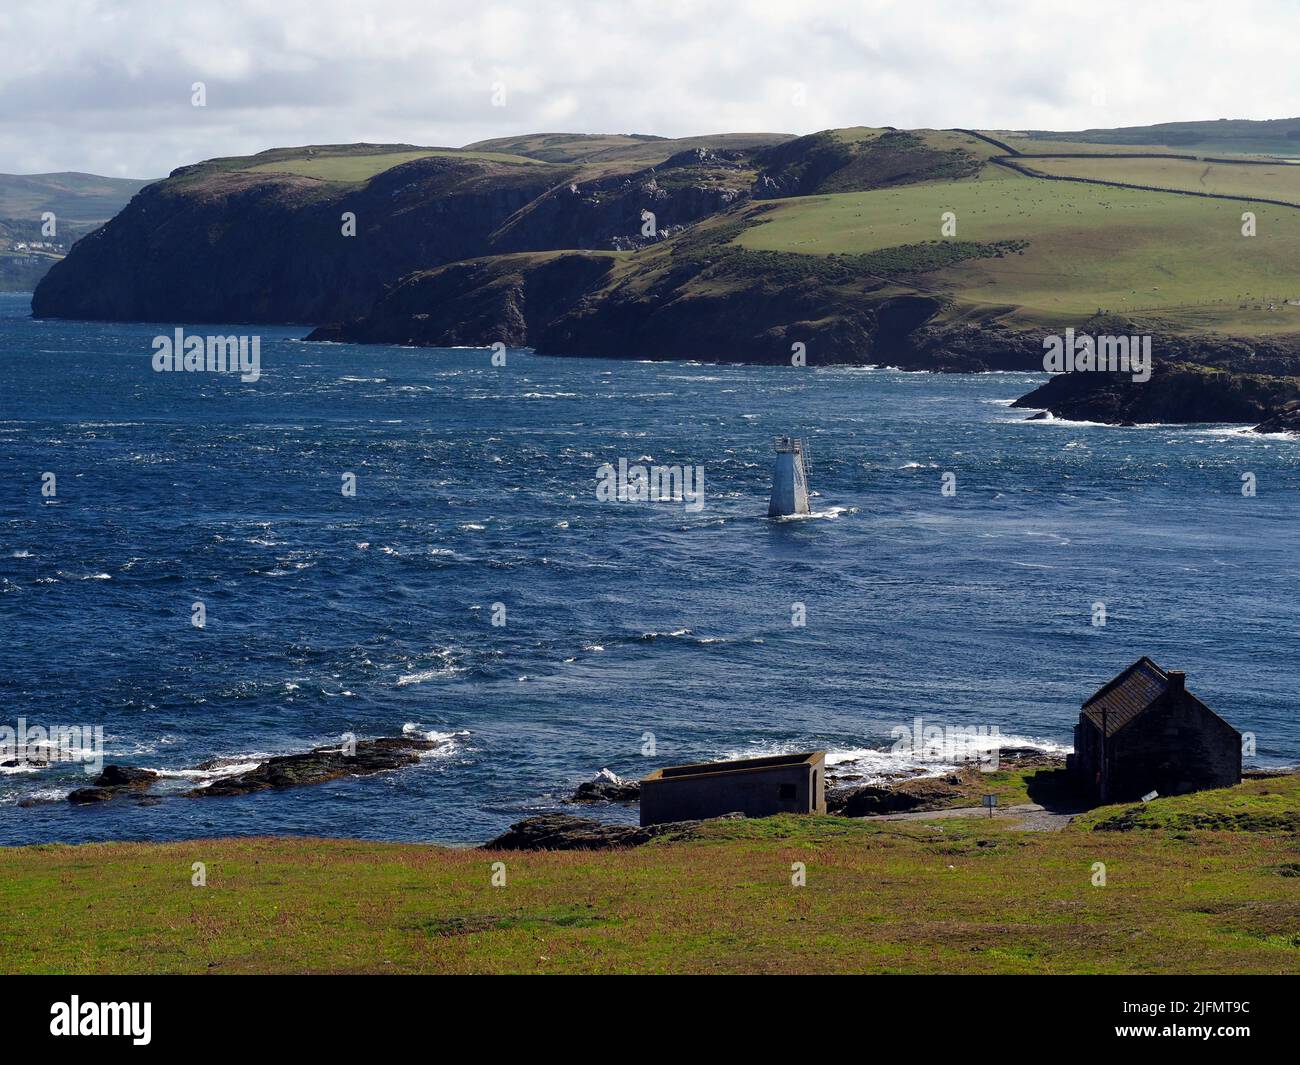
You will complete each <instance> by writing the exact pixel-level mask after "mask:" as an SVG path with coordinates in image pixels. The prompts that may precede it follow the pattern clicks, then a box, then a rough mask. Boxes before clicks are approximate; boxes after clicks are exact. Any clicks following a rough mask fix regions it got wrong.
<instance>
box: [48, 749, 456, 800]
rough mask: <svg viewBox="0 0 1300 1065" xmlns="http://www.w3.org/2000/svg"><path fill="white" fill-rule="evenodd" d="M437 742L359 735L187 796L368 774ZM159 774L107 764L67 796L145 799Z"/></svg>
mask: <svg viewBox="0 0 1300 1065" xmlns="http://www.w3.org/2000/svg"><path fill="white" fill-rule="evenodd" d="M436 746H437V744H436V743H435V742H434V741H433V740H426V739H423V738H417V737H413V736H381V737H380V738H378V739H373V740H357V741H356V748H355V751H352V752H349V751H347V750H345V749H344V748H343V747H316V748H314V749H313V750H310V751H304V752H302V753H300V754H286V755H281V756H279V757H276V758H271V759H268V760H267V761H265V762H262V763H261V764H260V765H258V766H257V767H256V768H254V769H250V770H249V771H248V772H246V773H238V774H235V775H234V776H228V777H218V778H217V779H216V780H214V781H212V783H211V784H208V785H205V786H204V787H200V788H193V789H191V790H190V791H187V792H184V793H183V795H184V797H187V798H196V797H203V796H212V795H226V796H230V795H247V794H249V793H250V792H255V791H266V790H268V789H271V788H275V789H282V788H295V787H302V786H303V785H307V784H320V783H323V782H324V781H327V780H336V779H338V778H339V777H349V776H369V775H371V774H373V773H382V772H385V771H387V770H389V769H400V768H402V767H403V766H408V765H413V764H415V763H416V762H418V761H419V759H420V755H421V753H423V752H424V751H429V750H432V749H434V748H435V747H436ZM219 764H220V763H218V762H207V763H204V764H202V765H198V766H195V767H194V768H195V769H213V768H215V767H217V766H218V765H219ZM158 778H159V774H158V773H155V772H154V771H153V770H151V769H137V768H134V767H131V766H119V765H109V766H105V767H104V769H103V771H102V772H101V773H100V774H99V776H97V777H96V778H95V780H94V781H93V786H91V787H85V788H78V789H76V790H75V791H73V792H71V793H70V794H69V795H68V801H69V802H71V803H74V804H75V805H78V806H85V805H89V804H91V803H100V802H107V801H109V800H110V799H116V798H120V797H122V796H126V795H129V796H131V797H133V798H137V799H140V800H141V801H144V799H145V793H147V792H148V790H149V788H150V787H151V786H152V785H153V783H154V782H155V781H156V780H158Z"/></svg>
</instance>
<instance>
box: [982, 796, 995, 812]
mask: <svg viewBox="0 0 1300 1065" xmlns="http://www.w3.org/2000/svg"><path fill="white" fill-rule="evenodd" d="M997 804H998V797H997V796H996V795H985V796H984V805H985V806H986V807H987V808H988V811H989V816H990V817H992V816H993V807H995V806H996V805H997Z"/></svg>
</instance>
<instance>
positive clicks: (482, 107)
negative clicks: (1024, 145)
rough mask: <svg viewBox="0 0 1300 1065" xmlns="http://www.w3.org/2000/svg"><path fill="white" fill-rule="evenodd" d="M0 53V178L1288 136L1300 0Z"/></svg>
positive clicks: (408, 11)
mask: <svg viewBox="0 0 1300 1065" xmlns="http://www.w3.org/2000/svg"><path fill="white" fill-rule="evenodd" d="M0 43H2V44H3V49H0V172H7V173H37V172H44V171H55V170H83V171H90V172H93V173H102V174H111V175H118V176H129V177H156V176H159V175H162V174H165V173H167V172H168V171H170V170H172V169H173V168H175V167H177V166H181V165H184V164H186V163H192V162H195V161H197V160H200V159H206V158H210V157H213V156H218V155H238V154H245V153H250V152H256V151H260V150H262V149H264V148H271V147H277V146H282V145H289V144H311V143H317V144H319V143H337V142H350V141H361V140H368V141H384V142H410V143H414V144H421V145H461V144H466V143H469V142H471V141H474V140H479V139H482V138H487V137H499V136H507V135H510V134H516V133H525V132H551V131H572V132H582V133H595V132H600V133H606V132H610V133H654V134H659V135H662V136H685V135H690V134H703V133H717V132H724V131H737V132H739V131H746V132H748V131H759V130H762V131H779V132H789V133H810V132H813V131H815V130H819V129H826V128H828V127H833V126H851V125H877V126H878V125H893V126H904V127H921V126H940V127H947V126H976V127H984V128H1037V129H1081V128H1087V127H1092V126H1122V125H1136V124H1142V123H1148V122H1162V121H1173V120H1186V119H1206V118H1219V117H1232V118H1282V117H1290V116H1295V115H1300V75H1297V67H1296V55H1297V52H1298V51H1300V49H1298V48H1297V45H1300V7H1298V5H1297V2H1296V0H1234V2H1233V3H1231V4H1223V3H1210V2H1208V0H1206V2H1201V0H1173V2H1161V0H1150V2H1136V0H1123V2H1112V0H1070V2H1068V3H1067V2H1063V0H1026V2H1019V0H949V2H946V3H940V2H935V0H726V2H717V3H715V2H711V0H697V2H685V0H596V2H587V0H504V2H495V3H494V2H491V0H482V2H478V3H473V2H460V0H456V2H451V0H374V2H370V3H366V2H365V0H220V2H212V0H187V2H185V3H184V4H170V3H163V2H160V0H2V3H0ZM196 81H201V82H204V83H205V86H206V93H207V105H206V106H205V107H194V106H192V104H191V96H192V89H191V86H192V85H193V83H194V82H196ZM494 94H495V96H496V99H497V101H498V102H503V103H504V106H496V105H495V104H494Z"/></svg>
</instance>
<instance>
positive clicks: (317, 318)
mask: <svg viewBox="0 0 1300 1065" xmlns="http://www.w3.org/2000/svg"><path fill="white" fill-rule="evenodd" d="M267 154H269V155H271V156H272V161H273V162H282V160H279V159H278V156H280V155H282V154H283V153H282V152H277V153H267ZM259 158H260V157H259ZM748 158H749V157H748V154H747V153H746V152H744V151H724V152H712V151H707V150H699V151H693V152H684V153H680V154H679V155H678V156H677V157H674V158H672V159H669V160H667V161H666V162H665V163H664V164H662V165H660V166H659V167H654V168H646V167H642V168H639V169H634V170H632V171H630V172H628V173H613V174H604V175H599V174H598V175H597V176H593V177H590V178H587V179H585V180H580V179H579V178H580V177H581V175H580V174H579V169H580V168H579V167H577V166H575V165H552V164H549V163H542V162H536V163H533V164H531V165H520V164H519V163H518V162H502V161H499V160H496V159H493V158H491V157H487V156H472V155H441V156H430V157H426V158H422V159H415V160H412V161H410V162H406V163H401V164H399V165H397V166H394V167H392V168H390V169H387V170H383V171H382V172H380V173H378V174H376V175H374V176H373V177H371V178H369V179H368V180H365V181H362V182H353V183H344V182H340V181H336V180H324V179H322V178H319V177H314V176H304V175H303V174H295V173H287V172H286V173H277V172H271V171H267V170H263V169H256V168H253V167H249V166H246V165H245V166H243V167H242V168H238V167H235V168H232V167H230V166H228V165H224V166H223V165H222V164H225V163H228V161H225V160H218V161H216V162H214V163H212V164H200V165H199V166H196V167H188V168H182V169H181V170H179V171H177V172H176V173H175V174H173V175H172V176H171V178H169V179H168V180H167V181H163V182H159V183H157V184H154V185H151V186H149V187H148V188H146V189H145V190H143V191H142V192H141V193H140V194H138V195H137V196H136V197H135V198H134V199H132V200H131V202H130V203H129V204H128V205H127V207H126V208H125V209H124V210H123V211H122V212H121V213H120V214H119V215H118V216H117V217H115V218H114V219H113V220H112V221H111V222H109V223H108V224H107V225H106V226H104V227H103V228H102V229H100V230H99V231H97V232H96V233H94V234H92V235H91V236H89V237H87V238H85V239H83V240H82V241H80V242H78V243H77V244H76V245H75V246H74V247H73V248H72V250H71V253H70V254H69V255H68V257H67V259H66V260H64V262H62V263H60V264H59V265H58V266H57V267H55V268H54V269H53V270H52V271H51V272H50V274H49V276H48V277H47V278H46V279H45V280H44V281H43V283H42V284H41V285H40V286H39V287H38V288H37V290H36V293H35V296H34V298H33V301H32V307H33V311H34V313H35V314H36V315H38V316H42V317H44V316H50V317H72V318H101V319H126V320H131V319H144V320H162V321H168V320H183V319H188V320H192V321H240V322H307V323H319V322H339V321H345V320H348V319H353V318H357V317H359V316H361V315H362V314H364V313H366V312H367V311H369V310H370V308H371V306H372V305H373V304H374V302H375V300H376V299H377V298H378V297H379V296H380V295H381V294H382V293H383V291H384V289H385V288H386V287H387V286H389V285H393V284H396V283H398V282H399V281H400V280H401V279H402V278H404V277H406V276H407V275H409V274H412V273H414V272H418V271H425V270H429V269H431V268H435V267H437V266H439V265H442V264H445V263H451V262H457V261H462V260H468V259H473V258H475V257H479V256H485V255H493V254H502V253H511V252H518V251H546V250H552V249H558V248H566V249H586V248H590V249H612V248H634V247H638V246H642V245H645V244H653V243H656V242H657V241H659V240H661V239H663V237H665V236H667V235H669V234H671V233H672V232H674V231H676V230H678V229H680V228H681V227H682V226H685V225H688V224H690V223H692V222H695V221H698V220H699V219H701V218H704V217H707V216H709V215H712V214H715V213H717V212H719V211H722V210H725V209H727V208H729V207H731V206H732V205H734V204H737V203H739V202H741V201H742V200H744V199H745V198H747V196H748V187H749V185H750V183H751V182H752V180H753V177H754V174H755V172H756V171H755V170H754V168H753V167H752V165H750V164H749V163H748V161H747V160H748ZM240 162H247V161H243V160H241V161H240ZM643 211H650V212H652V213H653V214H654V216H655V232H654V233H653V234H652V235H650V236H649V237H646V236H644V235H643V234H642V228H643V225H644V224H645V222H644V220H643V216H642V212H643ZM344 212H352V213H353V214H355V216H356V235H355V236H345V235H344V234H343V232H342V227H343V218H342V216H343V213H344ZM466 327H467V324H466ZM461 331H462V332H464V331H465V330H464V329H462V330H461Z"/></svg>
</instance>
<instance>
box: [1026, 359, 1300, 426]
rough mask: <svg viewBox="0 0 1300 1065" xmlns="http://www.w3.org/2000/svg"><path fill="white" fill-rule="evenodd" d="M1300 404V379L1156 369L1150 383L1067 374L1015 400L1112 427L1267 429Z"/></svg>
mask: <svg viewBox="0 0 1300 1065" xmlns="http://www.w3.org/2000/svg"><path fill="white" fill-rule="evenodd" d="M1298 399H1300V379H1297V378H1294V377H1271V376H1265V375H1262V374H1248V373H1233V372H1230V371H1227V370H1219V369H1213V368H1208V367H1204V366H1193V365H1188V364H1181V363H1157V364H1156V366H1155V369H1154V372H1153V373H1152V375H1151V380H1149V381H1146V382H1135V381H1133V380H1132V377H1131V376H1130V375H1127V374H1112V373H1066V374H1060V375H1058V376H1056V377H1053V378H1052V379H1051V380H1050V381H1048V382H1047V383H1046V384H1044V385H1042V386H1040V387H1039V388H1036V389H1034V391H1032V392H1030V393H1029V394H1028V395H1026V396H1022V397H1021V398H1020V399H1018V400H1016V401H1015V403H1014V404H1013V406H1016V407H1029V408H1040V409H1044V410H1048V411H1050V412H1051V413H1052V414H1053V415H1054V416H1055V417H1058V418H1068V419H1070V420H1072V421H1091V422H1104V423H1106V424H1108V425H1139V424H1153V423H1173V424H1191V423H1198V422H1243V423H1246V424H1252V425H1253V424H1257V423H1263V422H1265V420H1266V419H1270V418H1272V417H1273V416H1274V414H1275V413H1276V412H1278V411H1280V410H1283V409H1285V408H1287V407H1288V405H1289V404H1293V403H1295V401H1296V400H1298Z"/></svg>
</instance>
